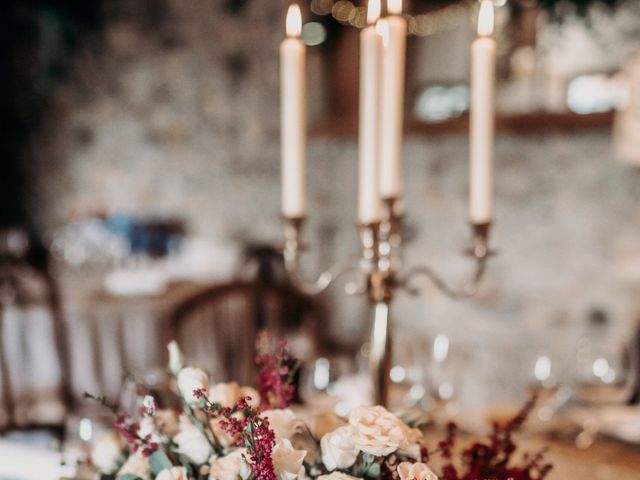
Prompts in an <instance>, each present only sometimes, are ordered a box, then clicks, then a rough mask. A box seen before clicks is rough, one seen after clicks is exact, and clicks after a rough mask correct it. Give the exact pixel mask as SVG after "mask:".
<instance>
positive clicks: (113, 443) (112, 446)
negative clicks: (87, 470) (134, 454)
mask: <svg viewBox="0 0 640 480" xmlns="http://www.w3.org/2000/svg"><path fill="white" fill-rule="evenodd" d="M123 449H124V443H123V442H122V439H121V438H120V435H118V434H117V433H116V432H106V433H104V434H103V435H102V436H100V438H99V439H98V441H97V442H96V443H95V444H94V445H93V448H92V449H91V461H92V462H93V464H94V465H95V467H96V468H97V469H98V471H100V472H101V473H104V474H106V475H111V474H114V473H116V472H117V471H118V467H119V466H120V465H121V464H122V462H123V461H124V453H123Z"/></svg>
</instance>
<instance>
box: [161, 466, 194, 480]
mask: <svg viewBox="0 0 640 480" xmlns="http://www.w3.org/2000/svg"><path fill="white" fill-rule="evenodd" d="M156 480H189V477H188V476H187V469H186V468H184V467H171V468H167V469H165V470H162V471H161V472H160V473H159V474H158V476H157V477H156Z"/></svg>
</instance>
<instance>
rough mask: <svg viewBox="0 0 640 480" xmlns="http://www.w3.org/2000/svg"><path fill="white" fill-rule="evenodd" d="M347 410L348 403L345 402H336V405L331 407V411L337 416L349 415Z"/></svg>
mask: <svg viewBox="0 0 640 480" xmlns="http://www.w3.org/2000/svg"><path fill="white" fill-rule="evenodd" d="M349 410H350V409H349V404H348V403H347V402H338V403H336V406H335V408H334V409H333V411H334V412H335V413H336V415H338V416H339V417H347V416H349Z"/></svg>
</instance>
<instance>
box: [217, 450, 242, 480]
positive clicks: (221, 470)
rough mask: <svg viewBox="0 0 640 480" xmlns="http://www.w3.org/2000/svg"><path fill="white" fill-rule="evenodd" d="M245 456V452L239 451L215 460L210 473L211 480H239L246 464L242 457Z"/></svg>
mask: <svg viewBox="0 0 640 480" xmlns="http://www.w3.org/2000/svg"><path fill="white" fill-rule="evenodd" d="M244 454H245V450H244V449H239V450H234V451H233V452H231V453H229V454H228V455H225V456H224V457H219V458H217V459H216V460H214V461H213V463H212V464H211V470H210V471H209V480H238V479H239V478H240V472H241V471H242V464H243V462H244V460H243V458H242V456H243V455H244Z"/></svg>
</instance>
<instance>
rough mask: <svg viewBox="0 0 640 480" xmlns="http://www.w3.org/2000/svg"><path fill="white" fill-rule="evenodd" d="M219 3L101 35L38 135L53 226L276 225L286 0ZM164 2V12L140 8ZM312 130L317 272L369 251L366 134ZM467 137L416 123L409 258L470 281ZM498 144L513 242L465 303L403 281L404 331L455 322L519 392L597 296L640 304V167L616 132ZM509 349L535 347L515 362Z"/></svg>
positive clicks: (269, 230)
mask: <svg viewBox="0 0 640 480" xmlns="http://www.w3.org/2000/svg"><path fill="white" fill-rule="evenodd" d="M219 3H220V2H211V1H204V0H190V1H189V2H184V1H180V0H172V1H167V2H166V3H165V2H158V5H164V6H163V7H162V8H160V7H159V8H158V11H157V12H155V11H154V12H143V13H144V15H143V14H141V12H137V11H136V10H135V7H133V6H132V7H129V11H127V10H125V11H124V12H122V11H121V12H119V15H117V16H115V17H114V20H113V21H112V22H110V23H109V24H108V26H107V29H106V34H105V35H106V36H105V41H104V43H102V44H101V45H100V46H99V47H96V46H94V45H91V44H88V45H87V48H86V49H85V52H84V53H83V55H81V56H80V58H78V60H77V68H76V69H75V74H74V75H72V77H71V79H70V80H69V82H67V83H66V84H65V85H64V86H63V87H61V88H60V89H59V90H58V92H57V94H56V97H55V101H54V102H53V104H52V106H51V113H50V115H49V121H48V124H47V127H46V128H45V129H44V131H43V133H42V135H41V136H40V137H39V139H38V140H37V142H35V143H34V145H33V148H34V154H35V156H36V158H37V159H38V162H37V168H36V174H35V176H34V178H35V179H36V182H35V183H34V189H33V193H32V213H33V215H34V217H35V218H36V219H37V221H38V223H39V225H40V227H41V228H42V229H43V230H45V231H51V229H52V228H54V227H56V226H58V225H60V224H61V223H63V222H64V221H65V219H67V218H68V217H69V215H70V214H71V212H73V211H78V210H82V209H87V208H104V209H106V210H107V211H127V212H134V213H140V214H177V215H184V216H186V218H187V219H188V221H189V224H190V226H191V228H192V230H193V231H194V232H197V233H200V234H205V235H208V236H212V237H216V238H219V239H223V240H224V239H230V238H238V237H239V236H240V237H242V238H250V239H263V240H267V241H274V242H275V241H277V240H279V238H280V235H281V230H280V224H279V220H278V210H279V199H280V193H279V192H280V190H279V115H278V109H279V102H278V95H279V93H278V59H277V48H278V43H279V41H280V39H281V37H282V32H281V29H282V12H283V5H282V3H281V2H256V1H253V2H249V3H248V5H247V7H246V8H245V9H244V10H243V11H242V13H241V14H240V15H231V14H229V13H224V11H223V10H222V9H221V8H219V5H218V4H219ZM153 16H155V18H154V19H153V20H154V23H153V24H152V26H149V25H147V24H146V23H145V21H142V20H140V19H145V18H151V17H153ZM238 32H242V34H238ZM317 55H318V54H317V52H313V51H312V52H310V57H311V58H310V67H309V68H310V69H311V73H310V75H311V76H313V75H315V71H314V69H315V68H317ZM354 61H355V59H354ZM312 110H313V111H314V112H315V111H316V110H317V106H312ZM309 143H310V144H309V148H308V165H309V167H308V185H309V207H310V212H311V219H310V225H309V229H308V233H309V238H310V239H311V240H312V243H313V244H314V245H313V246H314V247H315V251H316V252H319V253H316V254H314V255H312V256H311V258H310V261H309V266H310V267H311V268H310V270H315V269H316V268H317V267H319V266H323V265H324V266H327V265H328V264H329V263H330V262H331V261H332V260H334V259H340V258H345V257H347V256H349V255H354V254H356V253H357V243H356V236H355V230H354V227H353V219H354V218H355V214H356V205H355V202H356V191H355V188H356V158H357V157H356V145H355V139H335V138H312V139H310V142H309ZM467 149H468V144H467V139H466V137H464V136H455V135H454V136H433V137H427V136H422V137H418V136H415V137H410V138H407V141H406V144H405V152H404V157H405V162H406V168H405V172H406V174H405V179H406V186H407V205H408V224H409V226H410V227H411V229H412V231H413V232H414V239H413V241H412V243H411V244H410V245H408V246H407V249H406V260H407V263H409V264H412V263H418V262H429V263H431V264H433V265H434V266H435V267H436V268H437V269H439V270H440V271H441V272H442V273H443V274H445V275H446V276H447V277H450V278H452V281H453V282H458V283H460V282H461V281H462V279H463V278H464V275H465V273H466V272H467V271H468V270H469V267H470V265H469V264H468V263H467V262H466V259H465V258H464V257H462V256H461V255H460V252H461V250H462V248H464V247H465V246H466V245H467V242H468V238H469V232H468V227H467V225H466V224H465V221H466V188H467V187H466V182H467ZM496 157H497V158H496V227H495V231H494V235H493V237H492V241H493V244H494V245H495V246H496V247H497V248H498V249H499V250H500V255H499V256H498V257H496V258H495V261H493V262H492V264H491V267H490V269H489V272H488V278H487V282H486V285H485V287H484V289H483V292H482V295H480V297H479V299H478V300H477V301H474V302H470V303H467V302H451V301H449V300H447V299H445V298H443V297H442V296H441V295H440V294H439V293H437V292H435V291H432V290H429V289H428V285H425V287H426V288H427V289H428V290H429V291H428V294H427V295H426V296H425V297H424V298H421V299H409V298H407V297H404V296H401V297H400V298H399V299H398V302H397V305H396V307H397V308H396V310H397V319H398V322H399V324H400V327H399V330H400V331H401V333H403V334H405V335H408V334H413V333H414V332H415V333H417V335H416V336H432V335H434V334H436V333H438V332H441V331H442V332H447V333H449V334H451V335H452V337H453V338H454V344H453V347H452V348H453V350H454V352H456V351H457V352H463V353H462V354H461V355H458V357H457V358H459V359H462V360H464V361H465V362H466V363H467V364H475V365H481V366H482V369H481V370H480V371H479V373H478V372H476V373H475V374H474V380H475V381H476V382H479V383H483V382H488V381H491V382H493V383H492V385H494V389H495V391H500V392H514V391H519V390H518V386H522V385H523V384H524V383H525V381H526V372H527V371H528V370H527V368H528V367H527V365H528V364H527V361H526V359H527V358H528V357H527V356H526V355H528V354H529V353H530V352H535V351H542V350H543V349H545V348H549V349H553V348H556V346H557V344H558V343H560V344H561V347H562V348H561V350H562V351H565V352H566V351H570V349H569V348H567V347H570V346H571V345H572V344H573V343H572V342H574V341H575V331H576V329H577V327H578V325H579V323H580V321H581V320H582V319H583V318H584V315H585V312H586V310H587V309H588V308H589V307H591V306H594V305H597V306H604V307H605V308H607V309H608V310H609V311H610V313H611V314H612V317H613V318H614V319H615V320H616V321H620V322H627V323H628V322H629V321H630V320H631V319H633V312H634V311H635V307H636V305H635V304H634V302H633V297H634V295H633V294H634V286H635V282H636V281H635V279H634V275H635V271H636V270H638V271H639V272H640V268H638V269H635V268H634V266H633V265H634V262H636V265H638V266H639V267H640V208H639V207H638V198H640V171H638V170H637V169H635V168H633V167H629V166H624V165H622V164H619V163H616V161H615V159H614V158H613V154H612V150H611V138H610V133H609V132H608V131H589V132H584V133H579V134H571V135H568V134H562V133H557V134H549V135H538V134H535V133H531V134H528V135H524V136H518V135H500V136H499V138H498V140H497V146H496ZM318 239H321V240H320V241H318ZM334 293H336V292H335V291H334ZM332 298H333V299H334V301H335V304H336V315H335V318H334V325H333V329H334V332H335V333H336V336H337V337H340V338H343V339H344V338H352V339H355V338H358V335H361V334H362V333H363V332H364V331H365V329H366V322H365V321H364V314H363V310H362V305H361V302H360V300H355V299H350V300H344V298H343V297H342V296H341V295H338V294H336V295H333V296H332ZM551 325H555V327H553V326H551ZM551 328H557V329H559V330H558V332H560V334H556V332H555V331H553V330H551ZM549 332H553V333H549ZM541 345H542V346H541ZM420 348H422V347H420ZM420 348H418V350H420ZM496 352H498V353H499V354H498V355H496V354H495V353H496ZM509 353H512V354H515V353H520V354H521V355H523V356H522V357H516V358H521V359H522V361H518V362H513V363H514V364H513V365H508V366H505V365H502V362H501V360H500V359H501V358H505V357H504V355H506V354H509ZM469 360H473V361H472V362H469ZM403 361H404V360H403ZM406 361H407V362H412V361H414V359H412V358H410V359H407V360H406ZM505 373H510V374H505ZM485 393H486V392H485ZM490 393H491V392H490ZM490 393H487V395H489V394H490ZM493 393H495V392H493Z"/></svg>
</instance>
